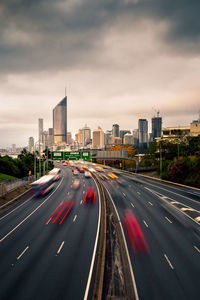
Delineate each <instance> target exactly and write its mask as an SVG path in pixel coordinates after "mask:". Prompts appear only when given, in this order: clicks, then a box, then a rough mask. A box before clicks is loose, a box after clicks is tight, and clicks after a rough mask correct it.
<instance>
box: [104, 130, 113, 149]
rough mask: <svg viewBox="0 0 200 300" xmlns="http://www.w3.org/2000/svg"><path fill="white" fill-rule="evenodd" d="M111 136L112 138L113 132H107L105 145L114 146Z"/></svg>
mask: <svg viewBox="0 0 200 300" xmlns="http://www.w3.org/2000/svg"><path fill="white" fill-rule="evenodd" d="M111 136H112V130H106V132H105V145H111V144H112V142H111ZM112 137H113V136H112Z"/></svg>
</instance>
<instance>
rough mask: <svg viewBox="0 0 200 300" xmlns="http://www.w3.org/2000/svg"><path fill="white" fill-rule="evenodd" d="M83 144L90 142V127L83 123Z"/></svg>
mask: <svg viewBox="0 0 200 300" xmlns="http://www.w3.org/2000/svg"><path fill="white" fill-rule="evenodd" d="M82 130H83V146H87V145H88V144H90V139H91V129H90V128H89V127H87V125H85V127H83V129H82Z"/></svg>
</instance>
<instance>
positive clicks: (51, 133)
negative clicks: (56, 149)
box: [48, 128, 53, 149]
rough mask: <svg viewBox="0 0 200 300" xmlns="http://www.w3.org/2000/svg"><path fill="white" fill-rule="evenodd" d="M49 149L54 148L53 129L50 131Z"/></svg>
mask: <svg viewBox="0 0 200 300" xmlns="http://www.w3.org/2000/svg"><path fill="white" fill-rule="evenodd" d="M48 147H49V148H50V149H51V147H53V128H49V130H48Z"/></svg>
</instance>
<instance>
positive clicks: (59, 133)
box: [53, 97, 67, 145]
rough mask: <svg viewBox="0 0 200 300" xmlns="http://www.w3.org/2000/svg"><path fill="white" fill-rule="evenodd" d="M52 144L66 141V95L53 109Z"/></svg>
mask: <svg viewBox="0 0 200 300" xmlns="http://www.w3.org/2000/svg"><path fill="white" fill-rule="evenodd" d="M53 135H54V144H56V145H59V144H63V143H67V97H64V98H63V99H62V100H61V101H60V102H59V103H58V104H57V105H56V107H55V108H54V109H53Z"/></svg>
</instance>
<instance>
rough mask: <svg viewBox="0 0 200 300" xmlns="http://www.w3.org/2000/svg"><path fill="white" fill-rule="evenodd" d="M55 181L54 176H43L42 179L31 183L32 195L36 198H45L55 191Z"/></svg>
mask: <svg viewBox="0 0 200 300" xmlns="http://www.w3.org/2000/svg"><path fill="white" fill-rule="evenodd" d="M54 181H55V176H54V175H45V176H42V177H41V178H40V179H38V180H36V181H34V182H33V183H31V185H30V186H31V190H30V193H31V194H33V195H34V196H36V197H39V196H44V195H46V194H47V193H49V192H50V191H51V190H52V189H53V187H54Z"/></svg>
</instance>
